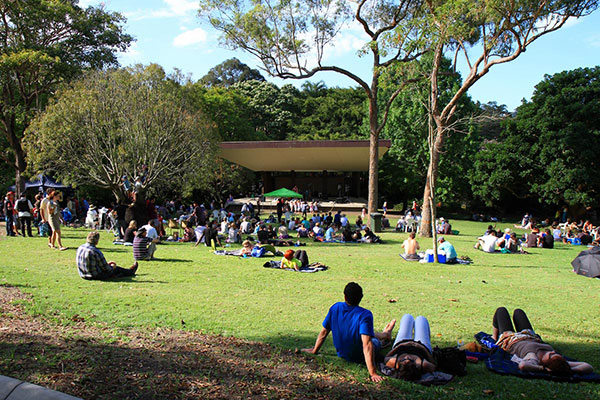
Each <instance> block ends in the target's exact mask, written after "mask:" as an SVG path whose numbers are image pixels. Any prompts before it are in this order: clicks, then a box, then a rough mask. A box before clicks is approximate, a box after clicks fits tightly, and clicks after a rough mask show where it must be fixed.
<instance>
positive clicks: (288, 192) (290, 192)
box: [265, 188, 304, 199]
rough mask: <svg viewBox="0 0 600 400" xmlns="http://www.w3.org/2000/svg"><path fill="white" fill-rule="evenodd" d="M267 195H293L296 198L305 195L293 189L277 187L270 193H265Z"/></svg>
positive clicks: (288, 196)
mask: <svg viewBox="0 0 600 400" xmlns="http://www.w3.org/2000/svg"><path fill="white" fill-rule="evenodd" d="M265 197H282V198H285V199H287V198H290V197H293V198H296V199H301V198H303V197H304V196H302V195H301V194H300V193H296V192H294V191H293V190H290V189H286V188H281V189H277V190H274V191H272V192H269V193H265Z"/></svg>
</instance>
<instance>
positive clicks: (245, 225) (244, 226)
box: [240, 218, 252, 233]
mask: <svg viewBox="0 0 600 400" xmlns="http://www.w3.org/2000/svg"><path fill="white" fill-rule="evenodd" d="M251 229H252V224H251V223H250V221H248V218H244V221H242V223H241V224H240V230H241V231H242V233H250V232H251Z"/></svg>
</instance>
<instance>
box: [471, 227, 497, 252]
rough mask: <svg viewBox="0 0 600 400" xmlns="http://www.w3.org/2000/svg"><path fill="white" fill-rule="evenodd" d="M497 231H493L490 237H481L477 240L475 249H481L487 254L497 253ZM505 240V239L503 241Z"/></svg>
mask: <svg viewBox="0 0 600 400" xmlns="http://www.w3.org/2000/svg"><path fill="white" fill-rule="evenodd" d="M496 235H497V233H496V231H494V230H492V231H491V232H490V233H489V235H484V236H480V237H478V238H477V243H476V244H475V246H474V248H476V249H479V248H480V249H481V250H483V251H485V252H486V253H493V252H495V251H496V245H497V244H498V238H497V237H496ZM502 240H504V239H502Z"/></svg>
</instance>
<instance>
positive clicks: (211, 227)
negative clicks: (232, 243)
mask: <svg viewBox="0 0 600 400" xmlns="http://www.w3.org/2000/svg"><path fill="white" fill-rule="evenodd" d="M200 243H204V245H205V246H207V247H211V248H212V249H213V250H216V248H217V246H221V239H219V234H218V232H217V225H216V224H215V222H214V221H213V222H212V223H211V224H208V225H207V226H206V229H204V232H202V234H201V235H200V237H199V238H198V240H196V243H195V244H194V247H196V246H198V245H199V244H200Z"/></svg>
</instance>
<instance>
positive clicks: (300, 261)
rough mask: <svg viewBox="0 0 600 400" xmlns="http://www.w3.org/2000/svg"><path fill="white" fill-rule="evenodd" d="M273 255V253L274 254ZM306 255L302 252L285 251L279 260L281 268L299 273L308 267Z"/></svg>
mask: <svg viewBox="0 0 600 400" xmlns="http://www.w3.org/2000/svg"><path fill="white" fill-rule="evenodd" d="M274 254H275V253H274ZM308 264H309V263H308V254H306V251H304V250H296V252H294V250H292V249H290V250H286V252H285V253H283V258H282V259H281V268H290V269H295V270H296V271H299V270H300V268H306V267H307V266H308Z"/></svg>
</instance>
